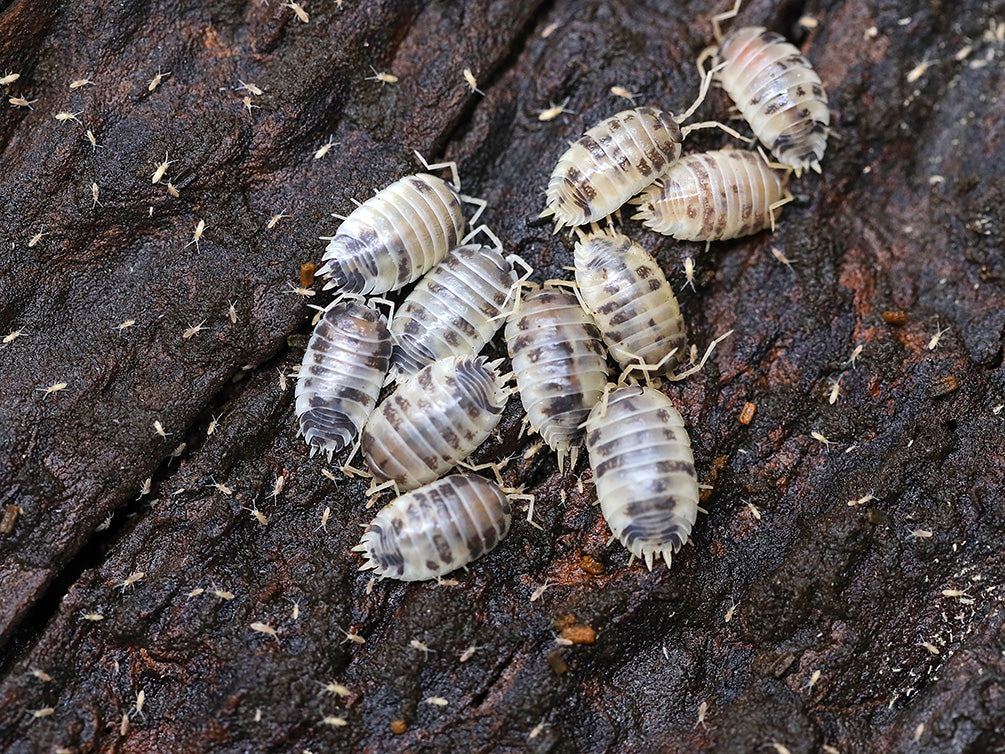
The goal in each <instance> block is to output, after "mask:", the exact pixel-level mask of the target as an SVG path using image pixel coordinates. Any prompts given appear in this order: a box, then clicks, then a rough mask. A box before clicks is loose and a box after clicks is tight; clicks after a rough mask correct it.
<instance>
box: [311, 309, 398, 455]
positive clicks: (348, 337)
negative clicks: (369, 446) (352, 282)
mask: <svg viewBox="0 0 1005 754" xmlns="http://www.w3.org/2000/svg"><path fill="white" fill-rule="evenodd" d="M390 360H391V333H390V332H389V331H388V329H387V322H386V320H385V318H384V315H383V314H381V313H380V312H378V311H377V310H376V309H373V308H372V307H369V306H365V305H364V304H361V303H355V302H351V301H343V302H339V303H336V304H334V305H332V306H330V307H328V309H326V310H325V312H324V315H323V316H322V317H321V320H320V321H319V322H318V324H317V326H316V327H315V328H314V332H313V334H312V335H311V339H310V342H309V343H308V344H307V351H306V352H305V353H304V358H303V363H302V366H301V368H300V377H299V379H298V380H297V389H296V414H297V417H298V418H299V420H300V431H301V432H302V433H303V435H304V439H305V440H306V441H307V444H308V445H309V446H310V448H311V454H312V455H313V454H314V452H315V451H316V450H319V449H320V450H322V451H323V452H325V453H327V454H328V457H329V459H330V458H331V456H332V454H334V453H337V452H339V451H340V450H342V449H343V448H344V447H346V446H347V445H348V444H349V443H350V441H351V440H352V439H353V438H354V437H355V436H356V434H357V433H358V432H359V430H360V428H361V427H362V426H363V425H364V423H365V422H366V420H367V417H368V416H369V415H370V413H371V412H372V411H373V407H374V406H375V405H376V403H377V396H378V394H379V393H380V387H381V384H382V383H383V382H384V376H385V375H386V374H387V370H388V367H389V366H390Z"/></svg>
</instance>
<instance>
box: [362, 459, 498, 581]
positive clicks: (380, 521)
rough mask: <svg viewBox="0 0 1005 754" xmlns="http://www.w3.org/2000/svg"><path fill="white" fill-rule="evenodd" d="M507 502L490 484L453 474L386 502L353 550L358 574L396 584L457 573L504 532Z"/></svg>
mask: <svg viewBox="0 0 1005 754" xmlns="http://www.w3.org/2000/svg"><path fill="white" fill-rule="evenodd" d="M511 517H512V516H511V508H510V502H509V499H508V497H507V495H506V492H504V491H503V489H502V488H501V487H500V486H499V485H498V484H496V483H495V482H492V481H489V480H488V479H485V478H483V477H480V476H477V475H475V474H455V475H452V476H448V477H446V478H444V479H439V480H437V481H435V482H432V483H430V484H427V485H426V486H424V487H420V488H419V489H416V490H413V491H412V492H408V493H406V494H404V495H402V496H400V497H398V498H395V499H394V500H392V501H391V502H390V503H389V504H388V505H387V506H386V507H384V508H383V509H382V510H381V511H380V513H378V514H377V516H376V518H374V519H373V521H372V522H371V523H370V525H369V526H368V527H367V529H366V532H365V533H364V534H363V539H362V541H361V542H360V544H358V545H357V546H356V547H354V548H353V549H354V550H356V551H358V552H362V553H363V554H364V557H365V558H366V562H365V563H364V564H363V566H362V568H361V569H360V570H370V569H372V570H373V571H374V573H375V574H376V575H377V576H380V577H387V578H392V579H400V580H401V581H424V580H426V579H433V578H437V577H439V576H442V575H443V574H445V573H449V572H450V571H453V570H456V569H457V568H461V567H462V566H465V565H467V564H468V563H470V562H472V561H473V560H476V559H478V558H480V557H481V556H482V555H484V554H485V553H487V552H489V551H490V550H492V549H493V548H494V547H495V546H496V545H497V544H498V543H499V542H500V541H501V540H502V538H503V537H505V536H506V534H507V533H508V532H509V527H510V520H511Z"/></svg>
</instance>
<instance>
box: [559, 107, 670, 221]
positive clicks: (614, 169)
mask: <svg viewBox="0 0 1005 754" xmlns="http://www.w3.org/2000/svg"><path fill="white" fill-rule="evenodd" d="M683 139H684V137H683V135H682V133H681V129H680V125H679V124H678V122H677V121H676V120H675V119H674V117H673V116H672V115H669V114H667V113H663V112H662V111H660V110H658V109H656V108H654V107H639V108H636V109H634V110H623V111H621V112H619V113H617V114H615V115H612V116H611V117H610V118H607V119H605V120H602V121H600V123H598V124H597V125H595V126H594V127H593V128H590V129H589V130H587V132H586V133H585V134H583V135H582V136H581V137H580V138H579V139H577V140H576V141H574V142H572V144H571V146H570V147H569V149H568V150H566V152H565V154H563V155H562V157H561V158H560V159H559V161H558V165H556V166H555V170H554V171H553V172H552V174H551V179H550V180H549V181H548V188H547V192H546V193H547V205H548V206H547V209H545V210H544V212H542V213H541V216H542V217H547V216H549V215H554V216H555V230H556V231H558V230H559V229H560V228H561V227H562V226H564V225H584V224H585V223H590V222H594V221H596V220H599V219H601V218H603V217H606V216H607V215H609V214H611V213H612V212H614V210H616V209H618V208H619V207H620V206H621V205H622V204H624V203H625V202H626V201H628V200H629V199H630V198H631V197H633V196H635V194H637V193H639V191H641V190H642V189H644V188H645V187H646V186H648V185H649V184H650V183H652V182H653V181H655V180H656V179H657V178H659V177H660V176H661V175H663V173H665V172H666V171H667V168H669V167H670V165H671V164H673V162H674V161H675V160H676V159H677V158H678V157H680V152H681V142H682V141H683Z"/></svg>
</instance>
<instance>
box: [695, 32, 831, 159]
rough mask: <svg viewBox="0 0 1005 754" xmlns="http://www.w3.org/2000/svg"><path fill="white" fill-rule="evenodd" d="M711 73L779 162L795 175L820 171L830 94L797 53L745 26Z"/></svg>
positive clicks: (723, 47) (724, 46) (721, 50)
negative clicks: (790, 168) (803, 171)
mask: <svg viewBox="0 0 1005 754" xmlns="http://www.w3.org/2000/svg"><path fill="white" fill-rule="evenodd" d="M723 15H724V16H728V15H729V14H723ZM716 29H718V26H716ZM716 36H717V38H718V34H717V35H716ZM713 70H714V71H715V76H716V78H717V79H718V81H719V83H720V84H721V85H722V88H723V89H724V90H725V91H726V94H728V95H729V97H730V99H732V100H733V102H734V103H736V106H737V108H738V109H739V111H740V113H741V114H742V115H743V117H744V118H745V119H746V121H747V122H748V123H749V124H750V127H751V129H752V130H753V132H754V134H755V135H756V136H757V138H758V139H760V141H761V143H762V144H764V145H765V146H766V147H767V148H768V149H769V150H771V153H772V154H773V155H774V156H775V157H776V158H777V159H778V161H779V162H781V163H783V164H785V165H789V166H791V167H793V168H795V169H796V171H797V173H798V172H801V171H802V170H803V169H805V168H811V169H813V170H815V171H817V172H818V173H819V172H820V160H821V159H822V158H823V156H824V150H825V149H826V148H827V130H828V125H829V124H830V110H829V109H828V107H827V92H826V91H825V90H824V86H823V82H821V81H820V77H819V76H818V75H817V72H816V71H814V70H813V66H812V65H810V62H809V61H808V60H807V59H806V58H805V57H803V56H802V54H800V52H799V50H798V48H796V47H795V46H794V45H792V44H790V43H789V42H787V41H786V40H785V38H784V37H783V36H781V35H780V34H776V33H775V32H773V31H768V30H767V29H765V28H764V27H761V26H747V27H744V28H742V29H737V30H736V31H734V32H732V33H731V34H730V35H729V36H728V37H726V38H725V39H724V40H722V42H721V43H720V44H719V47H718V50H717V51H716V58H715V68H714V69H713Z"/></svg>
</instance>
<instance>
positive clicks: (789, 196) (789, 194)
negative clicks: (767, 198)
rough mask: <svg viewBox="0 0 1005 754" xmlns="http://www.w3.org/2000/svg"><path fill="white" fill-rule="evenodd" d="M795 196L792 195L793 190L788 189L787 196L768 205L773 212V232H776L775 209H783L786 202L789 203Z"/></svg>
mask: <svg viewBox="0 0 1005 754" xmlns="http://www.w3.org/2000/svg"><path fill="white" fill-rule="evenodd" d="M793 198H794V197H793V196H792V192H791V191H789V190H786V191H785V196H783V197H782V198H781V199H779V200H778V201H777V202H774V203H773V204H769V205H768V211H769V212H770V213H771V232H772V233H774V232H775V215H776V212H775V210H777V209H781V208H782V207H784V206H785V205H786V204H788V203H789V202H791V201H792V199H793Z"/></svg>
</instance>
